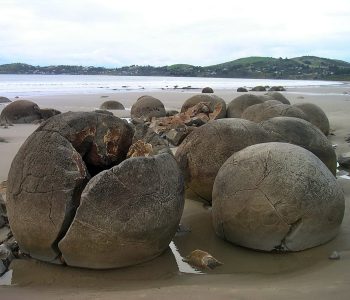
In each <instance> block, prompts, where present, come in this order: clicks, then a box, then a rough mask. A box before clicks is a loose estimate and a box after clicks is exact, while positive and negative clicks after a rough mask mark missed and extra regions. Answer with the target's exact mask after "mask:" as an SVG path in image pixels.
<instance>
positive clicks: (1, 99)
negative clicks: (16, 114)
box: [0, 97, 11, 103]
mask: <svg viewBox="0 0 350 300" xmlns="http://www.w3.org/2000/svg"><path fill="white" fill-rule="evenodd" d="M10 102H11V100H10V99H9V98H6V97H0V103H10Z"/></svg>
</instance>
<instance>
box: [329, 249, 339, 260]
mask: <svg viewBox="0 0 350 300" xmlns="http://www.w3.org/2000/svg"><path fill="white" fill-rule="evenodd" d="M328 258H329V259H332V260H337V259H340V254H339V253H338V251H333V252H332V254H331V255H330V256H329V257H328Z"/></svg>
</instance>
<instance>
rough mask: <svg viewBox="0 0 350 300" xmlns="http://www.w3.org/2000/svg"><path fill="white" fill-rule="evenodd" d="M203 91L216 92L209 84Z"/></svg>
mask: <svg viewBox="0 0 350 300" xmlns="http://www.w3.org/2000/svg"><path fill="white" fill-rule="evenodd" d="M202 93H208V94H210V93H214V90H213V89H212V88H211V87H209V86H207V87H205V88H203V89H202Z"/></svg>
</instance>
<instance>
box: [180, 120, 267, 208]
mask: <svg viewBox="0 0 350 300" xmlns="http://www.w3.org/2000/svg"><path fill="white" fill-rule="evenodd" d="M267 141H269V135H268V133H267V132H266V131H265V130H264V129H262V128H261V127H260V126H259V125H257V124H255V123H253V122H250V121H247V120H243V119H220V120H215V121H211V122H209V123H207V124H205V125H203V126H201V127H199V128H197V129H196V130H195V131H193V132H192V133H190V134H189V135H188V136H187V137H186V138H185V139H184V141H183V142H182V143H181V145H180V147H179V148H178V149H177V151H176V154H175V158H176V160H177V161H178V163H179V166H180V169H181V170H182V171H183V173H184V175H185V181H186V184H187V186H188V187H189V188H190V189H191V190H192V191H194V192H195V193H196V194H197V195H199V196H200V197H202V198H203V199H205V200H206V201H208V202H211V197H212V189H213V184H214V180H215V177H216V174H217V172H218V171H219V169H220V167H221V166H222V164H223V163H224V162H225V161H226V159H227V158H229V157H230V156H231V155H232V154H233V153H235V152H237V151H239V150H241V149H243V148H245V147H247V146H250V145H253V144H257V143H264V142H267Z"/></svg>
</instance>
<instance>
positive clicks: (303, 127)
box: [260, 117, 337, 176]
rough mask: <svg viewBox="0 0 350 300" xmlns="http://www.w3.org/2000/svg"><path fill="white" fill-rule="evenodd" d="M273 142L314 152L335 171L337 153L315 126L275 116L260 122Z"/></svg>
mask: <svg viewBox="0 0 350 300" xmlns="http://www.w3.org/2000/svg"><path fill="white" fill-rule="evenodd" d="M260 125H261V126H262V127H263V128H264V129H265V130H266V131H267V132H268V133H269V134H270V136H271V138H272V140H273V141H274V142H285V143H291V144H294V145H298V146H300V147H303V148H305V149H307V150H309V151H310V152H312V153H313V154H315V155H316V156H317V157H318V158H319V159H320V160H321V161H322V162H323V163H324V164H325V165H326V166H327V168H328V169H329V170H330V171H331V172H332V173H333V175H334V176H335V174H336V172H337V155H336V153H335V151H334V149H333V147H332V143H331V142H330V141H329V140H328V139H327V137H326V136H325V135H324V134H323V133H322V131H321V130H319V129H318V128H317V127H316V126H314V125H313V124H311V123H310V122H307V121H305V120H302V119H299V118H291V117H276V118H272V119H269V120H267V121H264V122H261V123H260Z"/></svg>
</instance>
